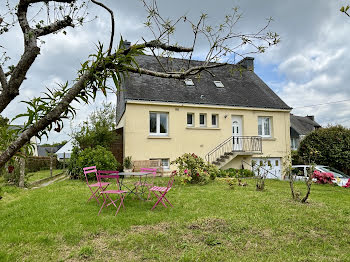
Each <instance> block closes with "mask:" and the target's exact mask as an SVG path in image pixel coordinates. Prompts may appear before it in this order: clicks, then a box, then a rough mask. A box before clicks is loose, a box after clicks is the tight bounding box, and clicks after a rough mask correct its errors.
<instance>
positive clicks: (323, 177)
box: [313, 170, 335, 184]
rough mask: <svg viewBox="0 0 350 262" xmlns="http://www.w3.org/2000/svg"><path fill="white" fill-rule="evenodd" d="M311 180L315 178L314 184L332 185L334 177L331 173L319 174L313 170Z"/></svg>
mask: <svg viewBox="0 0 350 262" xmlns="http://www.w3.org/2000/svg"><path fill="white" fill-rule="evenodd" d="M313 178H316V179H317V181H316V183H318V184H333V181H332V180H335V178H334V175H333V174H332V173H327V172H320V171H317V170H315V171H314V175H313Z"/></svg>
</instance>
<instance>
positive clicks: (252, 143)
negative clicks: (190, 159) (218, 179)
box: [205, 136, 262, 168]
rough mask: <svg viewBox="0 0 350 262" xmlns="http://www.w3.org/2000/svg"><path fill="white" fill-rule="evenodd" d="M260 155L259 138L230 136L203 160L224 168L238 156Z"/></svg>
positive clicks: (260, 145) (260, 143)
mask: <svg viewBox="0 0 350 262" xmlns="http://www.w3.org/2000/svg"><path fill="white" fill-rule="evenodd" d="M261 153H262V140H261V137H260V136H230V137H229V138H227V139H226V140H225V141H223V142H222V143H221V144H219V145H218V146H216V147H215V148H214V149H212V150H211V151H210V152H209V153H208V154H206V156H205V158H206V160H207V161H208V162H209V163H212V164H214V165H216V166H218V167H219V168H221V167H223V166H225V165H226V164H227V163H229V162H230V161H231V160H232V159H234V158H235V157H237V156H239V155H253V154H261Z"/></svg>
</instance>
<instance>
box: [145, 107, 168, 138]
mask: <svg viewBox="0 0 350 262" xmlns="http://www.w3.org/2000/svg"><path fill="white" fill-rule="evenodd" d="M149 133H150V135H157V136H167V135H168V113H153V112H152V113H149Z"/></svg>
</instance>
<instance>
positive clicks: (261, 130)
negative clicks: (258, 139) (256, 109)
mask: <svg viewBox="0 0 350 262" xmlns="http://www.w3.org/2000/svg"><path fill="white" fill-rule="evenodd" d="M258 135H259V136H262V137H271V117H265V116H259V117H258Z"/></svg>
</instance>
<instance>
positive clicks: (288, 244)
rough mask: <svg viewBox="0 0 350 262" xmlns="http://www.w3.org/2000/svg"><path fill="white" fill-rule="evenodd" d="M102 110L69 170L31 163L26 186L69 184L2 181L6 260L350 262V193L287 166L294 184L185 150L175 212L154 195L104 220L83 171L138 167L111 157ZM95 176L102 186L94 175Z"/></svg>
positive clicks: (107, 213)
mask: <svg viewBox="0 0 350 262" xmlns="http://www.w3.org/2000/svg"><path fill="white" fill-rule="evenodd" d="M105 108H106V106H105ZM107 109H108V108H107ZM107 111H109V109H108V110H107ZM105 112H106V111H100V112H97V114H96V115H95V116H94V117H93V118H92V119H91V121H90V123H88V124H85V125H84V126H82V127H80V129H79V130H77V132H75V140H76V141H77V143H76V144H77V146H76V147H75V148H74V150H73V153H72V155H71V160H70V162H69V164H68V167H67V169H66V170H63V169H60V165H59V164H57V165H55V168H54V169H53V171H52V173H51V172H50V170H47V167H48V163H47V162H45V161H44V160H43V163H41V164H40V163H38V162H37V161H36V162H35V163H36V164H30V162H28V164H27V170H26V175H25V182H26V185H31V184H33V183H34V182H35V181H42V180H43V179H44V180H45V179H51V178H53V177H55V176H62V177H63V178H64V179H58V180H56V181H55V182H54V183H52V184H48V183H46V184H45V186H40V184H39V185H38V186H36V187H30V186H29V187H28V188H20V187H17V186H16V183H14V182H13V181H12V180H7V177H6V176H4V175H3V176H0V179H1V181H0V184H2V187H1V188H2V192H0V196H2V197H3V198H2V199H1V200H0V228H1V231H0V239H1V241H0V261H19V260H21V261H38V260H43V261H82V260H84V261H111V260H121V261H141V260H147V261H330V260H331V261H346V260H347V259H348V257H349V255H350V251H349V250H348V247H349V245H350V239H349V235H350V227H349V226H348V224H349V222H348V221H349V215H350V206H349V199H350V190H349V188H345V187H339V186H335V185H334V184H333V183H332V179H333V178H332V175H330V174H321V173H317V172H312V173H310V174H308V177H307V179H306V181H294V180H293V176H292V175H291V173H288V169H287V171H286V176H287V178H289V181H278V180H268V179H266V174H265V173H264V172H261V173H259V175H257V176H256V175H255V174H254V173H253V172H252V171H250V170H245V169H233V168H231V169H228V170H219V169H218V168H217V167H216V166H214V165H211V164H208V163H207V162H206V161H204V160H203V159H202V158H201V157H199V156H197V155H196V154H194V153H187V154H184V155H182V156H179V157H178V158H177V159H175V160H174V161H173V162H172V164H173V165H174V166H176V170H175V171H173V172H172V174H174V175H175V183H174V184H173V185H172V187H171V190H169V192H168V193H167V195H166V197H167V199H169V201H170V202H171V203H172V205H173V207H169V206H168V208H165V207H164V206H162V205H161V204H160V205H158V206H157V207H156V208H155V209H154V210H151V208H152V207H153V206H154V203H155V202H156V200H157V199H156V198H155V197H154V196H153V198H151V199H150V200H148V201H141V200H140V199H138V198H137V197H135V196H131V195H129V196H126V197H125V199H124V206H125V208H121V209H120V211H119V213H118V214H117V215H116V216H115V212H116V210H115V208H114V207H113V206H112V205H110V206H108V207H106V208H104V209H103V210H102V212H101V214H100V215H98V213H99V210H100V207H101V204H98V203H97V202H96V201H95V200H94V199H92V200H91V201H87V200H88V198H89V197H90V196H91V192H90V191H89V188H88V187H87V185H86V181H85V176H84V173H83V172H82V169H83V167H87V166H93V165H96V166H97V169H98V170H120V171H121V170H123V169H124V170H125V169H130V168H131V167H132V157H130V156H128V157H125V159H124V161H123V163H119V162H118V161H116V159H115V158H114V156H113V154H112V153H111V151H109V145H108V143H107V142H108V141H111V139H112V138H111V137H109V136H110V135H111V133H110V130H109V129H108V128H107V127H108V126H113V125H110V120H109V115H110V116H111V117H110V119H112V115H113V112H111V113H110V114H106V113H105ZM102 116H104V117H106V118H104V119H103V118H102ZM16 161H18V158H17V160H16ZM16 161H15V160H14V163H16ZM41 165H44V167H43V166H41ZM10 167H11V166H10V165H8V166H7V169H5V170H2V171H3V172H5V173H10V174H11V177H17V178H18V176H19V174H18V167H16V166H14V167H13V168H12V167H11V168H10ZM45 167H46V170H45ZM10 171H11V172H10ZM289 171H290V170H289ZM7 175H8V174H7ZM88 179H89V180H90V181H91V182H93V183H95V182H96V181H95V179H96V175H95V173H90V174H88ZM125 180H126V181H127V182H128V183H129V184H130V185H133V184H134V183H135V182H137V179H135V178H134V179H132V178H128V179H125ZM314 180H315V182H316V183H314V182H313V181H314ZM9 181H10V182H11V183H8V182H9ZM168 181H169V178H168V177H159V176H157V177H155V181H154V185H157V186H164V187H166V186H167V183H168ZM17 182H18V181H17ZM346 187H350V182H349V183H348V184H347V186H346ZM311 188H312V190H311ZM257 253H259V257H257V255H256V254H257Z"/></svg>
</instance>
